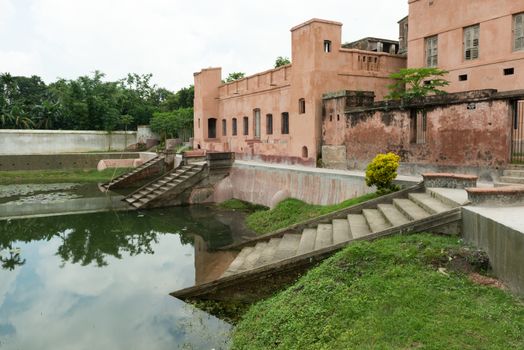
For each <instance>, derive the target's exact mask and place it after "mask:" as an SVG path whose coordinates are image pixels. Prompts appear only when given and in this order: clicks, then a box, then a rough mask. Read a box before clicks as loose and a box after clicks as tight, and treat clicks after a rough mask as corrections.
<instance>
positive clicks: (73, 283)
mask: <svg viewBox="0 0 524 350" xmlns="http://www.w3.org/2000/svg"><path fill="white" fill-rule="evenodd" d="M241 215H242V214H238V213H232V212H224V211H216V210H215V209H213V208H210V207H204V206H195V207H182V208H170V209H159V210H151V211H143V212H103V213H96V214H83V215H66V216H53V217H44V218H32V219H20V220H4V221H0V262H1V269H0V349H53V350H57V349H226V348H227V347H228V335H229V332H230V330H231V326H230V325H229V324H227V323H225V322H223V321H221V320H219V319H217V318H215V317H213V316H211V315H208V314H206V313H204V312H202V311H199V310H197V309H194V308H193V307H192V306H190V305H187V304H185V303H183V302H182V301H180V300H178V299H175V298H173V297H171V296H169V293H170V292H172V291H174V290H177V289H180V288H184V287H188V286H192V285H194V284H195V279H199V278H200V279H202V276H200V277H199V276H198V274H199V271H203V270H205V269H203V268H202V266H199V265H202V264H205V263H206V259H199V258H198V257H199V256H200V257H201V256H203V255H202V254H203V253H202V252H200V250H201V249H202V248H204V249H205V250H206V251H210V250H211V251H212V250H213V249H215V248H217V247H220V246H223V245H227V244H231V243H233V242H235V241H238V240H239V239H241V237H243V236H246V235H250V233H249V232H247V231H246V230H245V228H244V226H243V224H242V222H243V220H242V219H243V218H242V217H241ZM195 244H196V246H197V247H198V249H196V248H195V247H194V245H195ZM206 254H207V255H206V256H213V253H211V254H209V253H206ZM208 261H210V260H209V259H208ZM204 277H205V276H204Z"/></svg>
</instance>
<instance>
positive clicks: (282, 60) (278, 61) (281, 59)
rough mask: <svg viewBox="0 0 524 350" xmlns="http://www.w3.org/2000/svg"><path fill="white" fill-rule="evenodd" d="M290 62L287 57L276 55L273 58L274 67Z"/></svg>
mask: <svg viewBox="0 0 524 350" xmlns="http://www.w3.org/2000/svg"><path fill="white" fill-rule="evenodd" d="M290 63H291V60H290V59H289V57H283V56H278V57H277V59H276V60H275V68H278V67H282V66H285V65H288V64H290Z"/></svg>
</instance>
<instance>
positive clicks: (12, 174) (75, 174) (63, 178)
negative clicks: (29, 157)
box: [0, 168, 130, 185]
mask: <svg viewBox="0 0 524 350" xmlns="http://www.w3.org/2000/svg"><path fill="white" fill-rule="evenodd" d="M129 170H130V169H127V168H125V169H105V170H103V171H98V170H96V169H94V170H82V169H69V170H67V169H66V170H34V171H0V185H8V184H25V183H58V182H105V181H109V180H110V179H111V178H113V177H117V176H120V175H121V174H124V173H126V172H128V171H129Z"/></svg>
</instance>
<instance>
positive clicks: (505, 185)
mask: <svg viewBox="0 0 524 350" xmlns="http://www.w3.org/2000/svg"><path fill="white" fill-rule="evenodd" d="M507 186H520V185H519V184H512V183H508V182H498V181H495V182H493V187H507ZM522 186H524V185H522Z"/></svg>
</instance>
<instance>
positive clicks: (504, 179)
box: [500, 176, 524, 185]
mask: <svg viewBox="0 0 524 350" xmlns="http://www.w3.org/2000/svg"><path fill="white" fill-rule="evenodd" d="M500 182H506V183H511V184H522V185H524V178H523V177H514V176H501V177H500Z"/></svg>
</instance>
